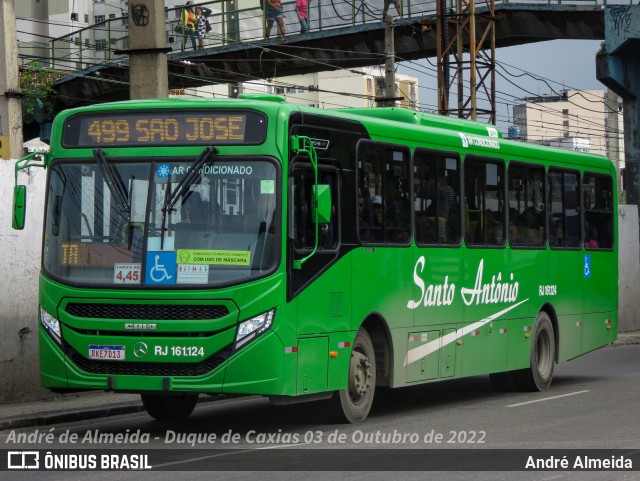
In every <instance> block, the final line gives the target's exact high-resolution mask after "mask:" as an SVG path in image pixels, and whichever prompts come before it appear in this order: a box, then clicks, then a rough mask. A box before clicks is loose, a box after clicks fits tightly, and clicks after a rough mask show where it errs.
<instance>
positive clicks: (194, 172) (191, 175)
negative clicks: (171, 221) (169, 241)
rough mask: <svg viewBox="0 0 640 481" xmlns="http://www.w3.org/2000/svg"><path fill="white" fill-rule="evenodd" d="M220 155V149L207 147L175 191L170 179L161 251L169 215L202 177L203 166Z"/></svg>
mask: <svg viewBox="0 0 640 481" xmlns="http://www.w3.org/2000/svg"><path fill="white" fill-rule="evenodd" d="M217 153H218V149H216V148H215V147H207V148H206V149H204V150H203V151H202V153H201V154H200V156H198V158H197V159H196V160H195V161H194V162H193V164H191V169H189V172H188V173H187V175H185V176H184V177H183V178H182V179H181V180H180V182H178V185H176V188H175V190H173V191H172V190H171V179H169V183H168V184H167V190H165V194H164V204H163V205H162V224H161V226H160V249H161V250H162V249H163V248H164V230H165V224H166V221H167V213H168V212H171V211H173V208H174V207H175V205H176V203H177V202H178V199H180V198H181V197H182V196H183V195H184V194H186V193H187V191H188V190H189V187H190V186H191V184H193V181H194V180H196V178H197V177H198V175H200V169H201V168H202V166H203V165H204V164H205V163H206V162H208V161H209V158H210V157H211V156H212V155H215V154H217Z"/></svg>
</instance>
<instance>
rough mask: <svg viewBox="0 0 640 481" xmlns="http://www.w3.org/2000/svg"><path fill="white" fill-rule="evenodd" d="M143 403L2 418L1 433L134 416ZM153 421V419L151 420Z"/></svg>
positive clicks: (203, 400)
mask: <svg viewBox="0 0 640 481" xmlns="http://www.w3.org/2000/svg"><path fill="white" fill-rule="evenodd" d="M251 397H256V398H260V397H262V396H245V395H236V394H226V395H225V394H218V395H214V396H206V395H205V396H201V397H200V399H198V404H197V405H196V407H197V406H203V405H208V404H211V403H224V402H233V401H235V400H237V399H239V398H251ZM144 410H145V409H144V406H143V405H142V401H126V402H116V403H110V404H105V405H103V406H99V407H82V406H80V407H78V408H76V409H64V410H60V411H46V412H42V413H33V414H30V415H22V416H15V417H6V418H1V417H0V431H4V430H7V429H19V428H28V427H32V426H48V425H51V424H56V423H66V422H74V421H85V420H87V419H97V418H102V417H107V416H118V415H121V414H132V413H138V412H143V411H144ZM149 419H151V418H149Z"/></svg>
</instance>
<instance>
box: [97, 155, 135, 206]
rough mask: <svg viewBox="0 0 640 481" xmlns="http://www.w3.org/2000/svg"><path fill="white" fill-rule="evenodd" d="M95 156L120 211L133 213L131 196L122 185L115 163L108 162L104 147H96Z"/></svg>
mask: <svg viewBox="0 0 640 481" xmlns="http://www.w3.org/2000/svg"><path fill="white" fill-rule="evenodd" d="M93 158H94V159H95V160H96V163H97V164H98V166H99V167H100V171H101V172H102V176H103V177H104V181H105V182H106V183H107V187H109V190H110V191H111V195H113V197H114V199H115V202H116V206H117V207H118V210H119V211H120V212H124V213H127V214H131V206H130V205H129V196H128V194H127V191H126V190H125V188H124V186H123V185H122V179H120V176H119V175H118V173H117V172H116V170H115V168H114V167H113V164H110V163H109V162H107V159H105V157H104V152H103V151H102V149H94V151H93Z"/></svg>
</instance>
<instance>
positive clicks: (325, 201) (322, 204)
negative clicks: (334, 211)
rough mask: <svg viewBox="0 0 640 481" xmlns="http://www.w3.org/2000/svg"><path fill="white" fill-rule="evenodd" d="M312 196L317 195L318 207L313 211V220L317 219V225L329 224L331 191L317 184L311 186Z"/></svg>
mask: <svg viewBox="0 0 640 481" xmlns="http://www.w3.org/2000/svg"><path fill="white" fill-rule="evenodd" d="M313 190H314V192H313V194H314V197H315V193H316V191H317V193H318V205H317V207H316V208H315V209H313V211H312V212H313V216H314V217H313V220H314V221H315V220H316V216H317V218H318V224H327V223H329V222H331V189H330V187H329V186H328V185H327V184H318V185H317V186H315V185H314V186H313Z"/></svg>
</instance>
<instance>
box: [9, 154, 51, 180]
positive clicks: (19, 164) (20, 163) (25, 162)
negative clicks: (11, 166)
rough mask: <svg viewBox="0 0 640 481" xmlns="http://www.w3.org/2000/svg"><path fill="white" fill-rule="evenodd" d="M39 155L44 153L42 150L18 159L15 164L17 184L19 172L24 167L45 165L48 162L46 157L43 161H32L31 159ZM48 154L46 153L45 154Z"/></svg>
mask: <svg viewBox="0 0 640 481" xmlns="http://www.w3.org/2000/svg"><path fill="white" fill-rule="evenodd" d="M38 155H43V153H42V152H31V153H30V154H29V155H25V156H24V157H22V158H21V159H18V160H16V165H15V185H18V172H20V171H21V170H24V169H28V168H29V167H45V168H46V163H45V161H44V159H43V160H42V161H41V162H37V161H34V162H30V160H31V159H33V158H34V157H36V156H38ZM45 155H46V154H45Z"/></svg>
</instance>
